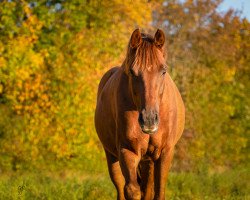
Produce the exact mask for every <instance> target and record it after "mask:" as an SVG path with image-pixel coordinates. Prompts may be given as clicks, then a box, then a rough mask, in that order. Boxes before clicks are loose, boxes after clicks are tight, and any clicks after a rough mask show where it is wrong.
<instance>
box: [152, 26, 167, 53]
mask: <svg viewBox="0 0 250 200" xmlns="http://www.w3.org/2000/svg"><path fill="white" fill-rule="evenodd" d="M154 43H155V45H156V46H157V47H158V48H162V47H163V45H164V43H165V34H164V32H163V31H162V30H160V29H157V31H156V33H155V37H154Z"/></svg>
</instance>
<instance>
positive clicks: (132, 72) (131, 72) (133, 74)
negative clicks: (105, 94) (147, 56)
mask: <svg viewBox="0 0 250 200" xmlns="http://www.w3.org/2000/svg"><path fill="white" fill-rule="evenodd" d="M129 72H130V74H131V75H132V76H135V73H134V71H133V69H132V68H130V69H129Z"/></svg>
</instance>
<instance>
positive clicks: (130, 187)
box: [119, 148, 141, 200]
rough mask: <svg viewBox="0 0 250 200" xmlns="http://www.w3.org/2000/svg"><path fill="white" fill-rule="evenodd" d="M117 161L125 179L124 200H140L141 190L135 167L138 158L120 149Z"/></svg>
mask: <svg viewBox="0 0 250 200" xmlns="http://www.w3.org/2000/svg"><path fill="white" fill-rule="evenodd" d="M119 161H120V166H121V169H122V173H123V175H124V177H125V187H124V195H125V198H126V200H140V199H141V190H140V186H139V184H138V182H137V167H138V164H139V161H140V157H139V156H138V155H137V154H135V153H134V152H133V151H131V150H129V149H126V148H121V150H120V158H119Z"/></svg>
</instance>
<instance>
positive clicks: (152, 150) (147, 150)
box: [141, 138, 162, 160]
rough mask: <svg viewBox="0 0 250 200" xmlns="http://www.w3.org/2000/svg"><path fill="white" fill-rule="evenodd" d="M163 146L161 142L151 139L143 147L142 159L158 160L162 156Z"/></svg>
mask: <svg viewBox="0 0 250 200" xmlns="http://www.w3.org/2000/svg"><path fill="white" fill-rule="evenodd" d="M161 149H162V144H161V142H160V140H157V139H154V138H153V139H152V138H149V140H148V143H147V145H141V156H142V159H144V158H148V157H151V159H152V160H157V159H158V158H159V156H160V152H161Z"/></svg>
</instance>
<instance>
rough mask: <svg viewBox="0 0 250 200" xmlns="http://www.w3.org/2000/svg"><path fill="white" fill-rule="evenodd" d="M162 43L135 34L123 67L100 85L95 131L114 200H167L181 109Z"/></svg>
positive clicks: (112, 71) (159, 38) (180, 129)
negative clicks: (167, 71)
mask: <svg viewBox="0 0 250 200" xmlns="http://www.w3.org/2000/svg"><path fill="white" fill-rule="evenodd" d="M164 42H165V36H164V34H163V32H162V31H160V30H158V31H157V32H156V34H155V37H154V38H152V37H151V36H148V35H145V34H141V33H140V32H139V30H138V29H136V30H135V31H134V33H133V34H132V36H131V39H130V43H129V47H128V53H127V57H126V59H125V61H124V63H123V65H122V66H121V67H115V68H112V69H110V70H109V71H108V72H106V73H105V75H104V76H103V78H102V80H101V82H100V84H99V88H98V97H97V106H96V113H95V126H96V131H97V134H98V136H99V138H100V140H101V142H102V144H103V147H104V150H105V153H106V156H107V162H108V166H109V173H110V177H111V179H112V181H113V183H114V185H115V187H116V189H117V192H118V196H117V198H118V199H125V198H126V199H146V200H147V199H164V198H165V197H164V196H165V184H166V179H167V174H168V170H169V167H170V163H171V159H172V155H173V150H174V146H175V144H176V143H177V141H178V140H179V138H180V137H181V134H182V132H183V128H184V121H185V109H184V104H183V101H182V98H181V96H180V93H179V91H178V89H177V87H176V85H175V84H174V82H173V80H172V79H171V77H170V76H169V75H168V73H166V72H165V71H164V70H165V68H164V67H165V64H164V63H165V62H164V57H165V53H164V46H163V45H164ZM143 48H144V49H143ZM143 57H144V58H143ZM131 70H132V71H131ZM145 127H146V128H145Z"/></svg>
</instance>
